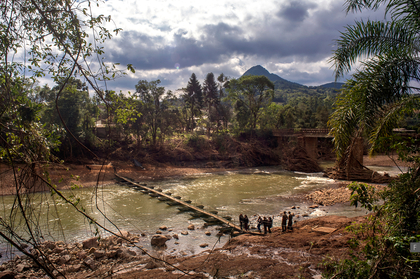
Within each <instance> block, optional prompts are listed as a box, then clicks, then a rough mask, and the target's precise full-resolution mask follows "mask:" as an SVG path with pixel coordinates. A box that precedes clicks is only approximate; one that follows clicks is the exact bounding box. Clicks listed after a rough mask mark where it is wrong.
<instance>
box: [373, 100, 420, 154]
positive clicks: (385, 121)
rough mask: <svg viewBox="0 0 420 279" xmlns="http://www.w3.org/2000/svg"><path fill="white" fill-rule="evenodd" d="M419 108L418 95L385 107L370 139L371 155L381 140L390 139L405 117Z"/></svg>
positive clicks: (379, 113) (378, 114) (378, 115)
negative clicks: (397, 125)
mask: <svg viewBox="0 0 420 279" xmlns="http://www.w3.org/2000/svg"><path fill="white" fill-rule="evenodd" d="M419 108H420V99H419V97H418V96H416V95H409V96H406V97H405V98H403V99H401V100H400V101H398V102H396V103H392V104H389V105H387V106H383V107H382V108H381V110H379V111H378V113H377V114H376V117H375V118H376V119H377V121H376V123H375V127H374V129H372V131H371V134H370V137H369V143H370V144H371V148H370V150H369V153H370V154H372V153H373V152H375V151H376V150H377V148H378V143H379V142H380V138H384V137H388V136H389V135H390V134H391V133H392V129H393V128H395V127H396V124H397V123H398V121H399V120H400V119H401V118H402V117H403V116H408V115H412V114H413V112H414V111H415V110H418V109H419Z"/></svg>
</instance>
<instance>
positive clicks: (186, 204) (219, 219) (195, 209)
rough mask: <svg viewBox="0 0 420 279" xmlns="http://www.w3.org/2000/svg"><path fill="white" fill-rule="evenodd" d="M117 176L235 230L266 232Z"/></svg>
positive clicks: (255, 233)
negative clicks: (242, 225) (238, 223)
mask: <svg viewBox="0 0 420 279" xmlns="http://www.w3.org/2000/svg"><path fill="white" fill-rule="evenodd" d="M114 175H115V176H116V177H118V178H119V179H120V180H122V181H124V182H125V183H129V184H131V185H133V186H136V187H137V188H141V189H144V190H147V191H149V192H151V193H154V194H156V195H157V197H159V196H160V197H165V198H167V199H168V200H171V201H173V202H177V203H179V204H180V205H182V206H184V207H188V208H190V209H191V210H193V211H196V212H199V213H201V214H203V215H206V216H209V217H212V218H214V219H216V220H218V221H220V223H223V224H225V225H226V226H228V227H231V228H233V229H234V230H236V231H239V232H241V233H249V234H253V235H264V234H262V233H259V232H252V231H244V230H241V228H240V227H239V226H238V225H235V224H234V223H232V222H230V221H228V220H226V219H224V218H222V217H220V216H218V215H216V214H213V213H210V212H207V211H206V210H204V209H201V208H199V207H196V206H194V205H192V204H190V203H187V202H185V201H182V200H180V199H177V198H175V197H172V196H171V195H167V194H165V193H163V192H160V191H157V190H155V189H152V188H149V187H147V186H145V185H142V184H139V183H136V182H133V181H131V180H129V179H127V178H125V177H123V176H120V175H118V174H116V173H115V174H114Z"/></svg>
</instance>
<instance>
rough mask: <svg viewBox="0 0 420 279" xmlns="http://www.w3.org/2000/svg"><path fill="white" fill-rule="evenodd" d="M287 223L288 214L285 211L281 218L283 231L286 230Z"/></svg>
mask: <svg viewBox="0 0 420 279" xmlns="http://www.w3.org/2000/svg"><path fill="white" fill-rule="evenodd" d="M286 224H287V214H286V211H285V212H284V213H283V216H282V218H281V231H282V232H285V231H286Z"/></svg>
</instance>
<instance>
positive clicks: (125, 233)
mask: <svg viewBox="0 0 420 279" xmlns="http://www.w3.org/2000/svg"><path fill="white" fill-rule="evenodd" d="M117 235H119V236H122V237H124V238H129V237H130V233H129V232H128V231H120V232H119V233H117Z"/></svg>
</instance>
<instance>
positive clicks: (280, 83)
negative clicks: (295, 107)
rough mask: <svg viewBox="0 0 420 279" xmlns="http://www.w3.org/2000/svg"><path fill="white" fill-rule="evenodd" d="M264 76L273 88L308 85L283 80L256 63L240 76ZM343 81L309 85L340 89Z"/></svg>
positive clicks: (299, 87) (300, 87)
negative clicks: (271, 83)
mask: <svg viewBox="0 0 420 279" xmlns="http://www.w3.org/2000/svg"><path fill="white" fill-rule="evenodd" d="M250 75H253V76H266V77H267V78H268V79H269V80H271V81H272V82H273V83H274V86H275V88H276V89H277V88H278V89H294V90H296V89H297V90H299V89H305V88H308V86H306V85H302V84H299V83H296V82H291V81H288V80H285V79H284V78H281V77H279V76H278V75H276V74H271V73H270V72H269V71H267V69H265V68H264V67H263V66H261V65H257V66H254V67H252V68H250V69H249V70H247V71H246V72H245V73H244V74H243V75H242V76H250ZM343 84H344V83H342V82H330V83H326V84H323V85H320V86H315V87H313V86H311V88H317V87H322V88H334V89H341V87H342V86H343Z"/></svg>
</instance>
